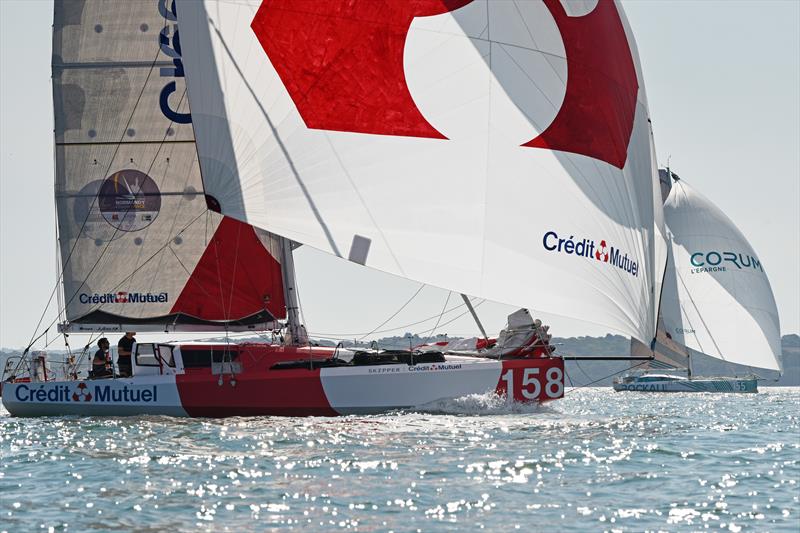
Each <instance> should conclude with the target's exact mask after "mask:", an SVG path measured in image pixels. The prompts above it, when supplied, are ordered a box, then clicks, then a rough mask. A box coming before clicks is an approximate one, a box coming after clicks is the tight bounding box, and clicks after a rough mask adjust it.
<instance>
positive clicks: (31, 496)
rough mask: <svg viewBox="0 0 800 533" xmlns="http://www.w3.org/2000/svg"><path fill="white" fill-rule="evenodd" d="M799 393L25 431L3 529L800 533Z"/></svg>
mask: <svg viewBox="0 0 800 533" xmlns="http://www.w3.org/2000/svg"><path fill="white" fill-rule="evenodd" d="M799 405H800V389H797V388H792V389H766V390H765V391H764V392H762V393H760V394H758V395H706V394H694V395H692V394H686V395H682V394H673V395H647V394H637V393H613V392H611V391H610V390H606V389H582V390H577V391H574V392H571V393H568V395H567V397H566V398H565V399H564V400H562V401H559V402H555V403H552V404H549V405H547V406H544V407H524V406H511V407H509V406H506V405H505V404H503V403H502V402H498V401H496V400H495V399H494V398H493V397H491V396H486V397H483V396H474V397H467V398H463V399H461V400H458V401H454V402H448V403H445V404H435V405H430V406H427V408H426V410H425V411H424V412H419V413H396V414H391V415H382V416H349V417H342V418H302V419H293V418H279V417H264V418H229V419H221V420H212V419H177V418H168V417H133V418H117V419H106V418H78V417H62V418H41V419H15V418H11V417H9V416H8V414H7V413H6V412H5V411H2V412H0V454H1V455H2V464H1V465H0V517H2V518H0V530H6V531H21V530H24V531H31V530H34V529H37V530H39V529H42V530H48V529H53V530H59V531H60V530H75V531H83V530H89V529H119V528H137V529H139V530H148V529H151V530H154V531H155V530H164V529H171V530H198V529H200V530H230V531H241V530H243V529H245V528H247V529H253V528H268V527H274V526H279V527H285V528H297V529H299V528H309V527H311V528H316V529H320V528H326V529H328V528H343V529H353V530H362V531H374V530H379V531H384V530H387V529H395V530H398V531H408V530H416V529H420V530H426V531H427V530H432V529H433V530H435V529H454V528H456V527H457V528H459V529H464V528H467V529H480V528H486V529H490V530H498V529H501V528H502V529H504V530H505V529H514V528H516V527H519V528H525V529H528V530H530V529H535V530H543V529H550V530H553V531H585V530H587V529H593V530H603V529H606V530H630V531H641V530H644V529H651V530H652V529H655V530H657V529H662V530H676V529H678V530H696V529H713V530H719V529H725V530H730V531H734V532H736V531H739V530H741V529H747V528H752V529H756V530H770V531H793V532H794V531H797V529H798V520H799V519H800V501H798V494H800V489H799V488H798V486H797V484H798V478H800V464H798V463H799V462H800V412H798V406H799Z"/></svg>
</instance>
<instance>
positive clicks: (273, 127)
mask: <svg viewBox="0 0 800 533" xmlns="http://www.w3.org/2000/svg"><path fill="white" fill-rule="evenodd" d="M208 22H209V24H210V25H211V27H212V28H214V32H215V33H216V34H217V37H218V38H219V42H220V43H221V44H222V48H223V49H224V50H225V53H226V54H228V59H230V61H231V64H232V65H233V67H234V68H235V69H236V72H238V73H239V77H240V78H241V79H242V83H244V85H245V87H247V90H248V91H250V95H251V96H252V97H253V100H254V101H255V103H256V105H257V106H258V108H259V110H260V111H261V114H262V115H263V116H264V119H266V121H267V125H268V126H269V128H270V130H271V132H272V135H273V137H275V141H276V142H277V143H278V146H279V147H280V149H281V152H282V153H283V156H284V158H286V162H287V163H288V164H289V169H290V170H291V172H292V175H293V176H294V178H295V181H297V185H298V186H299V187H300V190H301V191H302V192H303V195H304V196H305V197H306V201H307V202H308V206H309V208H310V209H311V212H312V213H313V214H314V218H316V219H317V223H319V225H320V227H321V228H322V231H323V233H324V234H325V238H326V239H327V240H328V245H329V246H330V247H331V250H333V252H334V253H335V254H336V256H337V257H342V254H341V252H340V251H339V247H338V246H336V241H334V239H333V234H332V233H331V231H330V229H329V228H328V224H327V223H326V222H325V219H324V218H322V213H320V211H319V208H317V204H316V203H315V202H314V200H313V198H311V194H310V193H309V191H308V187H306V184H305V182H304V181H303V179H302V178H301V177H300V171H299V170H297V167H296V166H295V164H294V160H293V159H292V157H291V155H289V149H288V148H287V147H286V145H285V144H284V143H283V139H281V136H280V133H279V132H278V127H277V126H276V125H275V124H274V123H273V122H272V118H270V116H269V113H267V110H266V109H265V108H264V106H263V105H262V104H261V100H260V99H259V98H258V96H257V94H256V92H255V91H254V90H253V87H252V86H251V85H250V82H249V81H248V80H247V78H246V77H245V76H244V73H242V69H241V68H239V63H238V62H237V61H236V58H234V56H233V54H232V53H231V50H230V48H229V47H228V43H227V41H226V40H225V38H224V37H223V36H222V33H221V32H220V31H219V29H218V28H217V25H216V24H215V23H214V21H213V20H212V19H210V18H209V19H208Z"/></svg>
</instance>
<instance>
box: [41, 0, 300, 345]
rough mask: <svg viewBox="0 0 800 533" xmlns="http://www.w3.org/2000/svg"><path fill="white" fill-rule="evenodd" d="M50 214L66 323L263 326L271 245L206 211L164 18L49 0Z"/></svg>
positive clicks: (279, 308) (274, 270)
mask: <svg viewBox="0 0 800 533" xmlns="http://www.w3.org/2000/svg"><path fill="white" fill-rule="evenodd" d="M53 28H54V29H53V64H52V67H53V100H54V106H55V143H56V187H55V188H56V207H57V212H58V229H59V237H60V248H61V258H62V261H63V285H64V299H65V307H66V318H67V320H68V322H69V323H70V325H71V327H73V328H87V329H92V328H102V329H113V328H119V327H132V326H136V328H137V329H139V330H146V329H160V330H164V329H175V330H181V329H203V330H208V329H216V328H236V327H248V326H250V327H253V326H257V325H260V326H264V325H266V324H268V323H270V322H272V321H273V320H275V319H276V318H281V317H283V316H284V314H285V307H284V303H283V302H284V295H283V289H282V282H281V271H280V264H279V263H278V261H277V260H276V259H275V258H277V257H280V255H279V253H278V251H277V244H276V239H275V238H274V237H273V236H271V235H269V234H267V233H266V232H264V231H261V230H258V231H256V230H254V228H252V227H251V226H249V225H247V224H245V223H242V222H240V221H237V220H234V219H232V218H227V217H223V216H221V215H219V214H217V213H214V212H211V211H209V210H208V209H207V208H206V202H205V198H204V192H203V184H202V182H201V176H200V167H199V165H198V161H197V150H196V147H195V140H194V132H193V129H192V123H191V114H190V109H189V103H188V99H187V97H186V90H185V83H184V80H183V77H182V76H183V68H182V65H181V63H180V42H179V38H178V34H177V23H176V20H175V16H174V13H172V11H171V10H170V9H168V8H167V7H166V2H164V1H162V2H157V1H155V0H135V1H126V2H118V3H115V4H114V5H113V9H111V8H109V5H108V4H107V3H105V2H103V1H101V0H87V1H82V2H71V1H56V2H55V18H54V26H53Z"/></svg>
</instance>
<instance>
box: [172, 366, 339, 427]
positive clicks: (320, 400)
mask: <svg viewBox="0 0 800 533" xmlns="http://www.w3.org/2000/svg"><path fill="white" fill-rule="evenodd" d="M214 377H215V378H217V379H215V380H214V381H212V382H209V376H208V374H205V375H204V374H200V375H198V374H194V375H179V376H177V386H178V394H179V395H180V398H181V404H182V405H183V408H184V409H185V410H186V412H187V413H188V414H189V416H207V417H224V416H263V415H278V416H336V415H337V414H338V413H337V412H336V411H334V410H333V408H331V406H330V404H329V403H328V399H327V398H326V397H325V392H324V391H323V390H322V381H321V380H320V376H319V369H317V370H307V369H295V370H277V371H276V370H273V371H265V372H259V373H252V372H248V374H239V375H237V376H236V381H235V383H236V384H235V385H232V384H231V383H232V381H231V375H230V374H226V375H224V376H223V383H222V385H219V382H218V376H214Z"/></svg>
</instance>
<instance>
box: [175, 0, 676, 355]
mask: <svg viewBox="0 0 800 533" xmlns="http://www.w3.org/2000/svg"><path fill="white" fill-rule="evenodd" d="M603 1H604V2H605V0H603ZM261 4H262V2H261V1H260V0H241V1H238V2H217V1H214V0H207V1H204V2H194V1H182V0H178V3H177V11H178V17H179V21H180V27H181V43H182V47H183V58H184V65H185V68H186V76H187V81H188V87H189V97H190V100H191V105H192V114H193V119H194V124H195V132H196V135H197V143H198V151H199V154H200V164H201V167H202V168H203V176H204V186H205V190H206V192H207V193H209V194H211V195H213V196H215V197H216V198H217V199H218V200H219V203H220V205H221V208H222V212H223V214H226V215H229V216H232V217H234V218H238V219H240V220H244V221H246V222H248V223H250V224H253V225H254V226H257V227H260V228H264V229H266V230H268V231H271V232H273V233H276V234H279V235H282V236H285V237H288V238H291V239H292V240H295V241H298V242H301V243H304V244H308V245H310V246H313V247H315V248H318V249H321V250H324V251H326V252H329V253H333V254H336V255H339V256H341V257H345V258H347V257H348V256H349V257H350V258H351V259H353V257H354V256H355V257H356V259H355V260H356V261H357V262H360V263H363V264H366V265H367V266H370V267H372V268H376V269H380V270H383V271H386V272H390V273H393V274H397V275H400V276H403V277H406V278H409V279H414V280H418V281H422V282H425V283H427V284H431V285H435V286H439V287H444V288H447V289H451V290H454V291H458V292H461V293H465V294H471V295H475V296H480V297H484V298H488V299H491V300H494V301H499V302H503V303H508V304H514V305H519V306H523V307H529V308H531V309H535V310H540V311H546V312H548V313H553V314H560V315H563V316H569V317H573V318H577V319H580V320H585V321H588V322H594V323H598V324H603V325H606V326H608V327H610V328H612V329H614V330H617V331H620V332H623V333H625V334H628V335H631V336H633V337H636V338H639V339H641V340H643V341H644V342H647V343H649V342H650V340H651V339H652V338H653V336H654V334H655V326H654V324H655V316H656V309H657V297H658V296H657V291H656V288H657V284H658V282H659V280H660V272H658V273H656V268H655V267H654V265H655V263H656V262H657V261H656V255H657V251H656V242H657V240H658V239H661V238H662V237H661V235H659V233H660V231H658V229H657V228H658V227H659V225H660V222H659V217H658V216H657V214H656V213H654V209H655V210H658V209H660V203H659V202H656V201H655V196H656V195H655V191H654V186H655V185H654V184H655V183H657V175H656V167H655V158H654V151H653V150H652V139H651V135H650V125H649V118H648V111H647V103H646V96H645V92H644V89H643V87H644V83H643V80H642V75H641V69H640V68H639V66H638V65H639V62H638V54H637V52H636V48H635V44H634V40H633V37H632V34H631V32H630V29H629V28H628V26H627V22H626V20H625V17H624V15H622V12H621V7H619V6H616V8H617V9H618V10H619V16H620V18H621V23H622V26H623V27H624V33H625V36H626V40H627V43H628V45H629V47H630V51H631V52H630V53H631V56H632V59H633V62H634V64H635V65H636V68H635V70H636V72H635V77H636V79H637V80H638V87H639V89H638V94H637V97H636V102H635V116H634V120H633V126H632V133H631V135H630V140H629V142H628V145H627V154H626V158H625V163H624V165H623V166H622V168H618V167H617V166H615V165H612V164H609V163H607V162H605V161H601V160H599V159H595V158H593V157H589V156H586V155H578V154H575V153H571V152H566V151H555V150H548V149H542V148H529V147H521V146H520V145H521V144H523V143H525V142H527V141H530V140H531V139H533V138H535V137H537V135H539V134H540V133H541V132H542V131H544V130H545V129H546V128H547V127H548V125H549V124H551V123H552V122H553V120H554V118H555V116H556V114H557V113H558V112H559V109H560V108H561V106H562V103H563V100H564V98H565V92H566V82H567V79H568V76H569V72H568V69H567V60H566V59H565V54H566V53H565V47H564V44H563V42H562V37H561V34H560V33H559V29H558V27H557V26H556V23H555V20H554V18H553V16H552V15H551V14H550V12H549V11H548V9H547V8H546V7H545V5H544V4H542V3H540V2H488V3H487V2H485V1H479V0H476V1H473V2H472V3H469V4H468V5H466V6H464V7H461V8H460V9H457V10H455V11H453V12H450V13H445V14H442V15H436V16H430V17H417V18H415V19H414V20H413V22H412V23H411V26H410V29H409V31H408V35H407V38H406V41H405V48H404V57H403V64H404V75H405V82H406V83H407V87H408V91H409V92H410V94H411V96H412V98H413V100H414V103H415V104H416V106H417V108H418V109H419V112H420V113H421V114H422V115H423V116H424V117H425V119H426V120H427V121H428V122H429V123H430V124H431V125H432V126H433V127H434V128H436V130H438V131H439V132H441V133H442V134H443V135H444V136H445V137H446V138H447V139H446V140H443V139H434V138H420V137H411V136H399V135H376V134H369V133H352V132H343V131H331V130H326V129H311V128H309V127H307V126H306V124H305V122H304V120H303V118H302V117H301V115H300V112H299V111H298V109H297V107H296V104H295V102H294V101H293V99H292V97H291V96H290V94H289V90H288V89H287V87H286V85H285V84H284V83H283V82H282V80H281V77H280V76H279V74H278V72H277V70H276V65H275V64H273V63H272V62H271V60H270V57H268V56H267V54H266V53H265V51H264V49H263V48H262V46H261V44H260V43H259V40H258V38H257V36H256V34H255V33H254V31H253V30H252V29H251V23H252V22H253V19H254V17H255V16H256V12H257V10H258V9H259V7H261ZM593 4H596V3H592V2H589V3H587V5H586V6H583V7H582V8H581V9H578V10H577V11H576V10H575V9H574V7H575V6H573V5H572V4H566V5H567V6H568V7H567V12H568V13H569V15H570V16H583V15H585V14H586V12H591V10H592V7H593ZM265 5H267V4H265ZM309 5H313V3H312V4H309ZM584 7H585V9H584ZM306 44H307V43H306ZM320 46H322V45H320ZM490 64H491V66H490ZM348 74H353V73H348ZM601 74H602V73H601ZM356 78H357V76H356ZM357 81H358V80H355V81H354V82H357ZM332 105H333V104H332ZM354 112H355V110H354ZM610 120H614V117H611V118H610ZM576 133H580V132H576ZM584 134H585V132H584ZM548 232H555V233H556V234H557V235H558V236H559V238H561V239H565V240H570V238H572V241H573V242H580V241H581V240H582V239H587V240H588V241H592V242H594V243H596V244H597V245H599V243H600V242H601V241H605V242H606V244H607V245H608V246H613V247H615V248H616V249H617V250H618V251H620V255H623V254H627V256H628V257H629V258H631V260H632V261H635V262H636V263H637V265H638V267H637V273H636V275H633V274H631V273H629V272H626V271H624V270H623V269H620V268H617V267H615V266H612V265H611V264H610V263H608V262H604V261H602V260H596V259H594V257H592V258H588V257H578V256H576V255H574V254H568V253H558V252H557V251H549V250H547V249H545V246H544V244H545V243H544V238H545V236H546V235H547V234H548ZM551 237H552V234H551ZM588 241H587V242H588ZM550 242H551V244H552V242H557V240H556V241H550ZM365 243H368V245H369V246H368V249H367V248H366V246H365ZM592 255H593V254H592Z"/></svg>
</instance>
